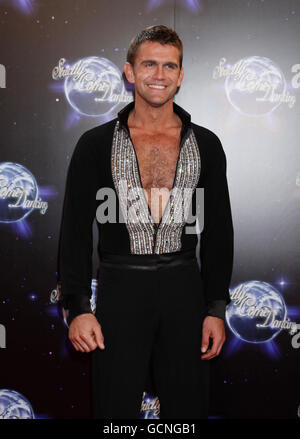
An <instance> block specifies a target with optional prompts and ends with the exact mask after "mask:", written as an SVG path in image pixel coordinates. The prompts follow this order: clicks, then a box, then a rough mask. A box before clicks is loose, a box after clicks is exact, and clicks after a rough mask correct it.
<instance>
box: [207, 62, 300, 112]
mask: <svg viewBox="0 0 300 439" xmlns="http://www.w3.org/2000/svg"><path fill="white" fill-rule="evenodd" d="M226 61H227V60H226V58H221V59H220V61H219V63H218V65H216V66H215V68H214V70H213V74H212V76H213V79H216V80H217V79H220V78H225V83H224V88H225V93H226V96H227V99H228V101H229V103H230V104H231V105H232V107H233V108H234V109H235V110H236V111H238V112H239V113H241V114H244V115H247V116H264V115H267V114H269V113H271V112H272V111H274V110H275V109H276V108H278V107H279V106H280V105H282V104H285V105H287V106H288V107H289V108H293V107H294V106H295V102H296V97H295V95H293V94H292V93H291V92H290V90H289V89H291V88H294V89H296V88H299V86H300V84H299V73H298V70H299V69H300V66H299V65H294V66H292V68H291V71H292V72H293V73H296V75H294V77H292V79H291V83H290V84H287V81H286V79H285V76H284V74H283V72H282V71H281V69H280V67H279V66H278V65H277V64H276V63H275V62H274V61H272V60H271V59H269V58H266V57H262V56H249V57H246V58H242V59H240V60H238V61H236V62H235V63H233V64H229V63H228V62H226Z"/></svg>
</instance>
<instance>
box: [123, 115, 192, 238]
mask: <svg viewBox="0 0 300 439" xmlns="http://www.w3.org/2000/svg"><path fill="white" fill-rule="evenodd" d="M127 130H128V137H129V140H130V143H131V145H132V149H133V151H134V156H135V162H136V167H137V170H138V179H139V182H138V183H139V187H140V188H141V189H142V192H143V198H144V201H145V204H146V205H147V208H148V215H149V217H150V219H151V222H152V225H153V227H154V229H155V230H156V231H157V230H158V229H159V227H160V225H161V222H162V220H163V218H164V216H165V213H166V212H167V209H168V207H169V204H170V199H171V195H172V192H173V189H174V187H175V182H176V180H177V174H178V164H179V160H180V155H181V149H182V144H183V136H182V134H183V123H182V125H181V130H180V141H179V151H178V155H177V160H176V167H175V172H174V177H173V184H172V188H171V190H170V191H169V197H168V201H167V203H166V205H165V208H164V210H163V213H162V215H161V217H160V220H159V223H158V224H157V223H156V222H155V220H154V218H153V216H152V212H151V209H150V207H149V203H148V201H147V198H146V195H145V189H144V187H143V183H142V177H141V172H140V166H139V161H138V156H137V153H136V149H135V146H134V143H133V140H132V138H131V135H130V129H129V127H128V124H127Z"/></svg>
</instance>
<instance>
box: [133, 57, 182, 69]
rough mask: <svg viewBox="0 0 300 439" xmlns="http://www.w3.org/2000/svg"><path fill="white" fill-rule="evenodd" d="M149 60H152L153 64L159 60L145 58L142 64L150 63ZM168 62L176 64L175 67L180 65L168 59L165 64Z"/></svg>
mask: <svg viewBox="0 0 300 439" xmlns="http://www.w3.org/2000/svg"><path fill="white" fill-rule="evenodd" d="M148 62H152V63H153V64H157V61H155V59H144V60H143V61H142V62H141V64H146V63H148ZM167 64H171V65H172V66H174V67H178V64H177V63H175V62H173V61H167V62H166V63H165V64H164V65H167Z"/></svg>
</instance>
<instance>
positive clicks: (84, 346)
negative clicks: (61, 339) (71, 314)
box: [69, 313, 105, 352]
mask: <svg viewBox="0 0 300 439" xmlns="http://www.w3.org/2000/svg"><path fill="white" fill-rule="evenodd" d="M69 339H70V340H71V342H72V344H73V346H74V348H75V349H76V351H81V352H91V351H93V350H95V349H96V348H97V347H99V348H100V349H104V348H105V346H104V336H103V334H102V331H101V325H100V323H99V322H98V320H97V318H96V317H95V316H94V314H91V313H84V314H79V315H78V316H76V317H75V318H74V319H73V320H72V321H71V324H70V327H69Z"/></svg>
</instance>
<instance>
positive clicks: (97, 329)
mask: <svg viewBox="0 0 300 439" xmlns="http://www.w3.org/2000/svg"><path fill="white" fill-rule="evenodd" d="M94 334H95V340H96V344H97V346H98V347H99V348H100V349H104V348H105V346H104V336H103V334H102V331H101V328H100V326H99V325H96V326H95V327H94Z"/></svg>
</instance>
